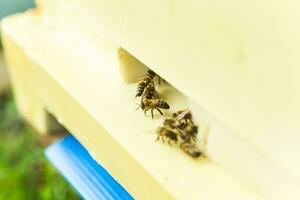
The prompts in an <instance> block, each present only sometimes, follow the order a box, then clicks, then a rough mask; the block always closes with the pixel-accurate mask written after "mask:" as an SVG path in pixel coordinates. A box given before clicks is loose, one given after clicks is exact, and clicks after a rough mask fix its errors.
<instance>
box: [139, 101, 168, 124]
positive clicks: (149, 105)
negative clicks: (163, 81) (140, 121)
mask: <svg viewBox="0 0 300 200" xmlns="http://www.w3.org/2000/svg"><path fill="white" fill-rule="evenodd" d="M140 108H141V109H142V110H143V111H144V113H145V115H146V116H147V111H148V110H151V116H152V119H153V111H154V110H157V111H158V112H159V113H160V114H161V115H163V113H162V111H161V110H160V109H170V106H169V104H168V103H167V102H165V101H163V100H161V99H142V100H141V105H140Z"/></svg>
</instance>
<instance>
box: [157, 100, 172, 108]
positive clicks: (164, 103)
mask: <svg viewBox="0 0 300 200" xmlns="http://www.w3.org/2000/svg"><path fill="white" fill-rule="evenodd" d="M156 106H157V107H158V108H162V109H169V108H170V106H169V104H168V103H167V102H165V101H163V100H159V101H158V102H157V103H156Z"/></svg>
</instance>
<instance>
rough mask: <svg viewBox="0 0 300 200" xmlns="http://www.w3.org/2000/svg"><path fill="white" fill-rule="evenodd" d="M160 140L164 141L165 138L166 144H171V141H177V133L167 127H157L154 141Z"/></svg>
mask: <svg viewBox="0 0 300 200" xmlns="http://www.w3.org/2000/svg"><path fill="white" fill-rule="evenodd" d="M160 139H161V140H162V141H163V142H165V139H166V140H167V141H168V144H169V145H171V141H173V142H174V143H175V144H176V143H177V133H176V132H175V131H174V130H172V129H170V128H167V127H165V126H164V127H159V128H158V130H157V138H156V141H158V140H160Z"/></svg>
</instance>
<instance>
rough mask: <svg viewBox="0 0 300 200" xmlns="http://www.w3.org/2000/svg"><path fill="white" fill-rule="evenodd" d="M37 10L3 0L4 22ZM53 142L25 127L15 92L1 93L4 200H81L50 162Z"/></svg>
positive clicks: (29, 3)
mask: <svg viewBox="0 0 300 200" xmlns="http://www.w3.org/2000/svg"><path fill="white" fill-rule="evenodd" d="M33 6H34V2H33V0H0V20H1V18H3V17H4V16H7V15H9V14H12V13H15V12H21V11H24V10H26V9H27V8H30V7H33ZM1 53H2V51H1V42H0V54H1ZM0 57H1V56H0ZM0 67H3V66H0ZM0 77H1V76H0ZM52 141H53V138H52V137H51V136H43V137H42V136H39V135H38V134H37V133H35V132H34V131H33V130H32V129H31V128H30V127H29V126H28V125H26V123H24V121H23V120H22V119H21V118H20V116H19V114H18V112H17V110H16V106H15V103H14V100H13V97H12V95H11V91H9V90H7V91H6V92H5V93H4V94H2V93H1V92H0V200H48V199H49V200H50V199H53V200H64V199H68V200H73V199H79V197H78V195H77V194H76V193H75V192H74V190H73V189H72V188H71V187H70V185H69V184H68V183H67V182H66V181H65V179H64V178H63V177H62V176H61V175H60V174H59V173H58V172H57V171H56V170H55V169H54V167H52V165H51V164H50V163H49V162H48V161H47V160H46V157H45V155H44V149H45V148H46V146H47V145H48V144H49V143H50V142H52Z"/></svg>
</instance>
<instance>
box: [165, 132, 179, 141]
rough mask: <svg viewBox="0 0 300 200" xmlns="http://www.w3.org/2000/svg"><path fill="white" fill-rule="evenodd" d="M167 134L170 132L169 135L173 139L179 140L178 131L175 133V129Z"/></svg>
mask: <svg viewBox="0 0 300 200" xmlns="http://www.w3.org/2000/svg"><path fill="white" fill-rule="evenodd" d="M167 134H168V135H167V136H168V137H169V138H170V139H171V140H173V141H177V134H176V133H174V132H173V131H168V133H167Z"/></svg>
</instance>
